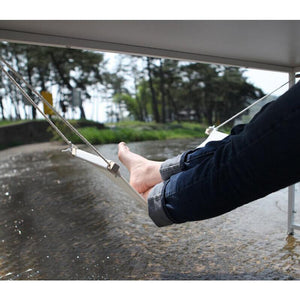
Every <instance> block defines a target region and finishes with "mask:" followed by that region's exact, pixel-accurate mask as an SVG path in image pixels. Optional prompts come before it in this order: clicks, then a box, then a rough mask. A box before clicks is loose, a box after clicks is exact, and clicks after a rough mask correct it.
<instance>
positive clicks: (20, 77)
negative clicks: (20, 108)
mask: <svg viewBox="0 0 300 300" xmlns="http://www.w3.org/2000/svg"><path fill="white" fill-rule="evenodd" d="M0 60H1V61H2V62H3V63H4V64H5V65H6V66H7V67H8V68H9V69H10V70H11V71H12V72H13V73H14V75H15V76H16V77H18V78H19V79H20V80H21V81H23V82H24V83H25V84H26V86H27V87H28V88H29V89H30V90H31V91H32V92H33V93H34V94H35V95H36V96H37V97H38V98H39V99H40V100H41V101H42V102H43V103H44V104H45V105H47V106H48V107H49V108H50V109H52V110H53V111H54V113H55V114H56V115H57V116H58V117H59V118H60V120H61V121H62V122H63V123H64V124H65V125H66V126H68V127H69V128H70V129H71V130H72V131H73V132H74V133H75V134H76V135H77V136H78V137H79V138H80V139H81V140H82V141H83V142H84V143H85V144H86V145H87V146H89V147H90V148H91V149H92V150H93V151H94V152H95V153H97V155H99V156H100V157H101V158H102V159H103V160H104V161H105V162H106V163H107V166H110V162H109V161H108V160H107V159H106V158H105V157H104V156H103V155H102V154H101V153H100V152H99V151H98V150H97V149H96V148H95V147H94V146H93V145H92V144H91V143H90V142H89V141H88V140H87V139H86V138H85V137H84V136H83V135H82V134H81V133H80V132H79V131H78V130H77V129H76V128H75V127H74V126H73V125H72V124H70V122H68V121H67V120H66V119H65V118H64V117H62V116H61V115H60V114H59V113H58V111H57V110H56V109H55V108H54V107H53V106H52V105H51V104H50V103H49V102H48V101H47V100H46V99H45V98H44V97H43V96H42V95H41V94H40V93H38V92H37V91H36V90H35V89H34V87H33V86H32V85H31V84H30V83H28V82H27V81H26V80H25V79H24V78H23V77H22V76H21V75H20V74H19V73H18V72H17V71H15V70H14V68H13V67H12V66H11V65H10V64H9V63H8V62H6V61H5V60H4V59H3V58H2V57H0ZM1 68H2V70H3V71H4V69H3V67H1ZM4 72H5V74H8V73H7V72H6V71H4ZM11 78H12V77H11ZM14 82H15V83H16V81H15V80H14ZM24 96H25V95H24ZM25 97H26V96H25ZM28 97H29V96H28ZM29 98H30V97H29ZM26 99H27V100H28V98H27V97H26ZM31 100H32V99H31ZM32 101H33V100H32ZM29 102H30V103H31V104H32V102H31V101H29ZM33 102H34V101H33ZM39 112H41V111H40V110H39ZM42 115H43V116H45V114H43V113H42ZM46 119H47V121H48V120H50V119H49V118H46ZM49 123H50V122H49ZM50 124H51V123H50ZM52 124H53V125H54V123H53V122H52ZM53 125H51V126H52V127H53ZM54 126H55V125H54ZM53 128H54V127H53ZM55 130H56V132H58V131H59V130H58V129H55ZM59 135H60V136H62V135H63V134H62V133H59ZM65 139H66V138H64V140H65Z"/></svg>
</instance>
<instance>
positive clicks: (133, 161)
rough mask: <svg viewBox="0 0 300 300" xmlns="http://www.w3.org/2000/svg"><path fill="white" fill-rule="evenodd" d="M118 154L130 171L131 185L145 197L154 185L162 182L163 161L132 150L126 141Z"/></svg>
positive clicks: (122, 143)
mask: <svg viewBox="0 0 300 300" xmlns="http://www.w3.org/2000/svg"><path fill="white" fill-rule="evenodd" d="M118 156H119V159H120V161H121V162H122V163H123V164H124V166H125V167H126V168H127V169H128V171H129V173H130V181H129V183H130V185H131V186H132V187H133V188H134V189H135V190H136V191H137V192H138V193H140V194H142V195H143V196H144V198H147V196H148V193H149V191H150V189H151V188H153V186H154V185H156V184H157V183H160V182H162V179H161V176H160V172H159V169H160V166H161V164H162V163H161V162H158V161H153V160H148V159H146V158H144V157H142V156H141V155H138V154H135V153H133V152H131V151H130V150H129V148H128V147H127V145H126V144H125V143H124V142H121V143H120V144H119V152H118Z"/></svg>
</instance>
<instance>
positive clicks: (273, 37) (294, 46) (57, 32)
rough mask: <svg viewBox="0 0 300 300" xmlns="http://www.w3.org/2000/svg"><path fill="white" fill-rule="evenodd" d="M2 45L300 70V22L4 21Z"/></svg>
mask: <svg viewBox="0 0 300 300" xmlns="http://www.w3.org/2000/svg"><path fill="white" fill-rule="evenodd" d="M0 40H4V41H11V42H18V43H30V44H38V45H49V46H59V47H70V48H80V49H89V50H99V51H108V52H117V53H127V54H135V55H144V56H154V57H165V58H172V59H180V60H190V61H197V62H205V63H214V64H224V65H234V66H242V67H249V68H258V69H265V70H273V71H284V72H291V71H299V70H300V21H298V20H295V21H294V20H287V21H284V20H274V21H273V20H271V21H263V20H252V21H251V20H232V21H227V20H222V21H218V20H195V21H190V20H186V21H184V20H177V21H171V20H166V21H161V20H154V21H151V20H141V21H138V20H133V21H127V20H126V21H90V20H88V21H69V20H68V21H62V20H55V21H54V20H53V21H52V20H51V21H49V20H48V21H47V20H35V21H28V20H24V21H15V20H6V21H4V20H1V21H0Z"/></svg>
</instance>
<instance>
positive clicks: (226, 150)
mask: <svg viewBox="0 0 300 300" xmlns="http://www.w3.org/2000/svg"><path fill="white" fill-rule="evenodd" d="M299 132H300V85H299V83H298V84H297V85H295V86H294V87H293V88H291V89H290V90H289V91H288V92H286V93H285V94H284V95H282V96H281V97H280V98H279V99H277V100H276V101H275V102H274V103H272V104H271V105H268V106H267V107H266V108H265V109H264V110H263V111H262V112H261V113H260V114H259V115H257V116H256V117H255V119H254V120H253V121H252V122H250V123H249V124H247V125H246V126H245V127H244V129H243V130H242V131H241V132H240V133H239V134H237V135H232V136H230V138H229V139H228V141H227V142H226V143H223V144H220V145H219V147H218V148H217V149H216V150H215V151H214V152H213V153H212V154H211V155H210V156H208V158H207V159H205V160H202V163H200V164H196V165H194V166H192V167H190V168H187V169H186V170H185V171H182V172H179V173H177V174H175V175H173V176H171V177H170V179H169V180H167V181H166V182H165V184H164V188H163V192H162V197H161V199H160V201H161V206H162V208H163V210H164V213H165V215H166V216H167V218H168V219H169V220H170V222H171V223H183V222H186V221H195V220H203V219H206V218H211V217H215V216H218V215H220V214H223V213H226V212H228V211H230V210H232V209H234V208H236V207H239V206H241V205H243V204H246V203H248V202H250V201H253V200H256V199H258V198H261V197H263V196H265V195H267V194H269V193H271V192H274V191H276V190H279V189H281V188H283V187H286V186H288V185H290V184H293V183H296V182H298V181H299V180H300V134H299ZM166 225H167V224H166ZM162 226H163V225H162Z"/></svg>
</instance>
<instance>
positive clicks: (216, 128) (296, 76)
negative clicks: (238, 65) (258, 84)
mask: <svg viewBox="0 0 300 300" xmlns="http://www.w3.org/2000/svg"><path fill="white" fill-rule="evenodd" d="M299 77H300V74H296V75H295V78H299ZM291 81H294V78H293V79H291V80H289V81H287V82H286V83H284V84H282V85H281V86H279V87H277V88H276V89H275V90H273V91H272V92H271V93H269V94H267V95H265V96H263V97H261V98H260V99H258V100H256V101H255V102H253V103H252V104H250V105H249V106H247V107H246V108H244V109H243V110H241V111H240V112H239V113H237V114H235V115H234V116H232V117H231V118H229V119H228V120H226V121H225V122H223V123H222V124H220V125H218V126H217V127H214V126H213V127H210V128H214V129H215V130H218V129H219V128H221V127H222V126H224V125H225V124H227V123H228V122H230V121H232V120H234V119H235V118H237V117H238V116H239V115H241V114H242V113H244V112H245V111H247V110H248V109H250V108H251V107H252V106H254V105H256V104H257V103H259V102H261V101H263V100H264V99H266V98H267V97H269V96H271V95H272V94H273V93H275V92H276V91H278V90H279V89H281V88H282V87H284V86H285V85H287V84H288V83H290V82H291Z"/></svg>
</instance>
